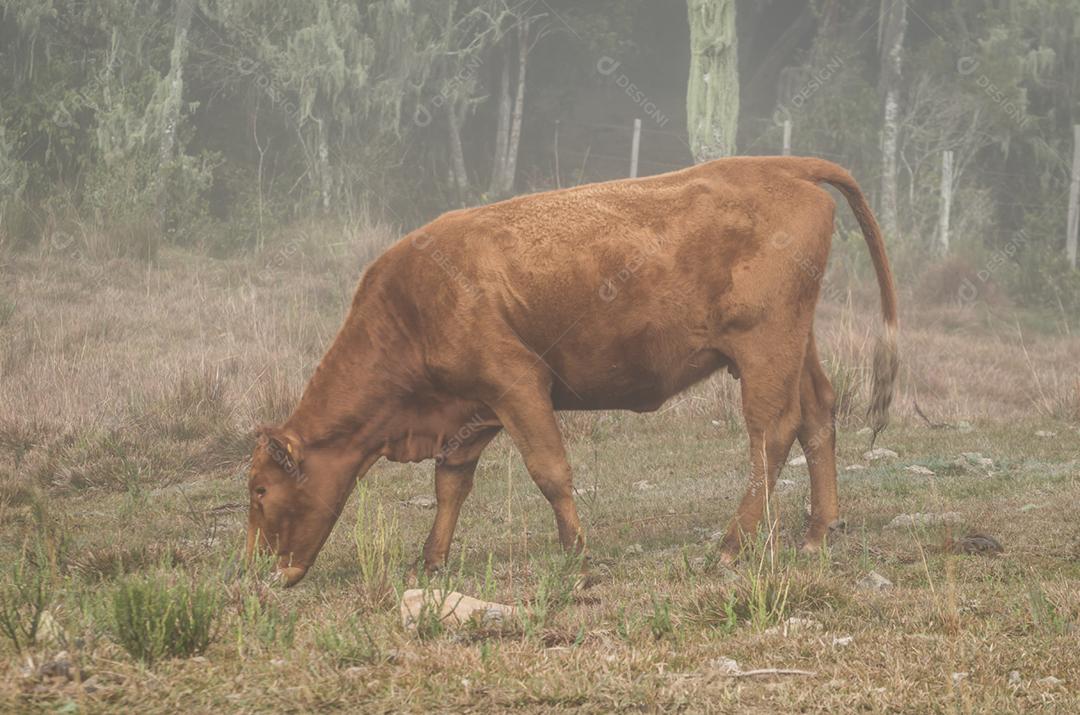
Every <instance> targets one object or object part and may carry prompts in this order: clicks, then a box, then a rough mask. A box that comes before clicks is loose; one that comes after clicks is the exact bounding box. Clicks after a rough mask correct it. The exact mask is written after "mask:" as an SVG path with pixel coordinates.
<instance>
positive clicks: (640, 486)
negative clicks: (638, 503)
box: [634, 479, 656, 492]
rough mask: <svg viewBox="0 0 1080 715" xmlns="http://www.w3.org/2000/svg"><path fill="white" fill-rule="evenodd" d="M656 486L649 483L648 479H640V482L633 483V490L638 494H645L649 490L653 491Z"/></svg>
mask: <svg viewBox="0 0 1080 715" xmlns="http://www.w3.org/2000/svg"><path fill="white" fill-rule="evenodd" d="M655 488H656V485H655V484H653V483H652V482H650V481H649V480H648V479H642V480H641V481H637V482H634V489H637V490H638V491H639V492H647V491H649V490H650V489H655Z"/></svg>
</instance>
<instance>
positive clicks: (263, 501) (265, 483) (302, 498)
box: [247, 427, 349, 586]
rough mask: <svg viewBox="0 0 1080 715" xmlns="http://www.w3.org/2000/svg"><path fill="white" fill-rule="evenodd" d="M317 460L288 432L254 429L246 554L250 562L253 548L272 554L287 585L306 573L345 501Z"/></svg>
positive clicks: (272, 428)
mask: <svg viewBox="0 0 1080 715" xmlns="http://www.w3.org/2000/svg"><path fill="white" fill-rule="evenodd" d="M312 457H316V458H314V459H313V458H312ZM321 461H324V460H319V459H318V458H317V455H305V454H304V445H303V443H302V441H301V439H300V436H299V435H298V434H296V432H294V431H293V430H291V429H289V428H287V427H263V428H261V429H260V430H259V441H258V444H257V445H256V447H255V452H254V454H253V455H252V457H251V473H250V475H249V477H248V495H249V497H250V499H251V504H250V507H249V510H248V533H247V553H248V557H249V559H250V558H251V557H252V556H253V555H254V553H255V550H256V549H258V550H260V551H262V552H264V553H272V554H274V555H276V556H277V569H278V572H279V573H280V575H281V578H282V579H283V581H284V582H285V585H286V586H292V585H293V584H295V583H296V582H298V581H299V580H300V579H302V578H303V577H304V574H305V573H307V570H308V568H309V567H310V566H311V564H312V562H313V561H314V560H315V556H316V555H317V554H318V553H319V549H320V548H322V545H323V542H324V541H326V537H327V536H329V534H330V530H331V529H332V528H333V527H334V522H335V521H337V516H338V514H339V513H340V510H341V506H342V504H343V503H344V500H345V499H346V498H347V497H348V491H349V490H348V488H347V487H346V488H344V489H343V488H342V485H341V484H339V480H338V479H334V478H332V477H333V476H334V475H332V474H327V473H326V471H327V470H326V466H327V465H325V464H320V462H321ZM342 492H343V493H342Z"/></svg>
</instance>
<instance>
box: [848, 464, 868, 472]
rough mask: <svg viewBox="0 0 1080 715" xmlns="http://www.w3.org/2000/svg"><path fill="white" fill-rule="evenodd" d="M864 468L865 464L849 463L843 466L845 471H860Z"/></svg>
mask: <svg viewBox="0 0 1080 715" xmlns="http://www.w3.org/2000/svg"><path fill="white" fill-rule="evenodd" d="M864 469H866V465H865V464H849V465H847V466H846V467H844V471H845V472H861V471H862V470H864Z"/></svg>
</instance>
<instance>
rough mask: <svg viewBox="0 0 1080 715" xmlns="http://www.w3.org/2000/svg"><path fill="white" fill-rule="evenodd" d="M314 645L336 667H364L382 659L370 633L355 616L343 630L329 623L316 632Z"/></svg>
mask: <svg viewBox="0 0 1080 715" xmlns="http://www.w3.org/2000/svg"><path fill="white" fill-rule="evenodd" d="M315 645H316V647H317V648H319V650H321V651H323V652H324V653H326V654H327V655H329V656H330V657H331V658H333V660H334V662H335V663H337V664H338V665H365V664H369V663H375V662H377V661H378V660H379V659H380V658H381V657H382V656H381V652H380V650H379V646H378V644H376V643H375V639H374V638H372V637H371V632H370V631H369V630H368V628H367V626H366V625H364V624H363V623H361V622H360V621H359V620H358V619H357V618H356V617H355V616H353V617H351V618H350V619H349V621H348V623H347V624H346V626H345V627H344V628H343V627H342V626H341V624H337V623H330V624H327V625H325V626H323V627H322V628H320V629H319V630H317V631H316V632H315Z"/></svg>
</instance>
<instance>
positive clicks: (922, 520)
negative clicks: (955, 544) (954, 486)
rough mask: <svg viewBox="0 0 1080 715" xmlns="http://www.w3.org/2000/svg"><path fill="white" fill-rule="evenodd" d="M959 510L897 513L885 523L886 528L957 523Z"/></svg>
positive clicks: (958, 521)
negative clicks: (937, 512)
mask: <svg viewBox="0 0 1080 715" xmlns="http://www.w3.org/2000/svg"><path fill="white" fill-rule="evenodd" d="M962 518H963V517H961V516H960V512H957V511H946V512H942V513H940V514H918V513H916V514H897V515H896V516H895V517H893V520H892V521H890V522H889V523H888V524H886V525H885V528H886V529H907V528H910V527H913V526H947V525H950V524H959V523H960V521H961V520H962Z"/></svg>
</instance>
